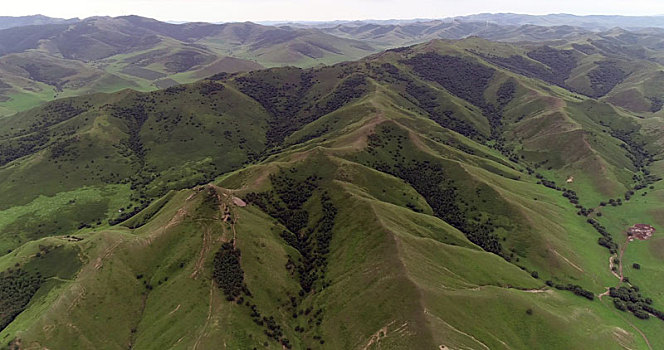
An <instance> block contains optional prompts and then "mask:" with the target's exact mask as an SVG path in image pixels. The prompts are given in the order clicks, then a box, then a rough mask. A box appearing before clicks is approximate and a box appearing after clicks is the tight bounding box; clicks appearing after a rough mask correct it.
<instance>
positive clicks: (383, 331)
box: [362, 321, 396, 350]
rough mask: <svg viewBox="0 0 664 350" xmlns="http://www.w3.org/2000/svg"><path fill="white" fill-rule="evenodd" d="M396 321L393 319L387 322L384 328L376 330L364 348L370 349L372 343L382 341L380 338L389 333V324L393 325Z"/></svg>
mask: <svg viewBox="0 0 664 350" xmlns="http://www.w3.org/2000/svg"><path fill="white" fill-rule="evenodd" d="M394 322H396V321H392V322H390V323H388V324H386V325H385V326H384V327H383V328H381V329H379V330H378V331H376V333H374V334H372V335H371V337H370V338H369V342H368V343H367V345H365V346H364V347H363V348H362V350H367V349H369V347H370V346H371V345H373V344H375V343H378V341H380V338H382V337H385V336H386V335H387V328H388V327H389V326H391V325H393V324H394Z"/></svg>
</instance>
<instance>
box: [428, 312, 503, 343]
mask: <svg viewBox="0 0 664 350" xmlns="http://www.w3.org/2000/svg"><path fill="white" fill-rule="evenodd" d="M424 313H425V314H426V315H429V316H432V317H435V318H436V319H437V320H439V321H441V322H442V323H444V324H445V325H446V326H448V327H450V329H452V330H453V331H455V332H457V333H459V334H462V335H465V336H466V337H468V338H470V339H472V340H473V341H474V342H476V343H478V344H479V345H481V346H482V348H484V349H487V350H491V348H489V347H488V346H487V345H486V344H484V343H482V342H481V341H479V340H478V339H477V338H475V337H473V336H472V335H470V334H468V333H466V332H464V331H461V330H459V329H458V328H456V327H454V326H452V325H451V324H449V323H447V322H446V321H445V320H443V319H442V318H440V317H438V316H436V315H434V314H432V313H431V312H429V310H427V309H424Z"/></svg>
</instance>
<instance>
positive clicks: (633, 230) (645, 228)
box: [627, 224, 655, 240]
mask: <svg viewBox="0 0 664 350" xmlns="http://www.w3.org/2000/svg"><path fill="white" fill-rule="evenodd" d="M654 233H655V228H654V227H652V226H650V225H647V224H636V225H634V226H632V227H630V228H629V230H627V234H628V235H629V236H631V237H634V238H636V239H640V240H645V239H649V238H650V237H652V235H653V234H654Z"/></svg>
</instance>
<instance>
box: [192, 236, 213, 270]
mask: <svg viewBox="0 0 664 350" xmlns="http://www.w3.org/2000/svg"><path fill="white" fill-rule="evenodd" d="M211 246H212V234H211V233H210V228H208V227H206V228H205V229H204V230H203V245H202V246H201V251H200V252H199V253H198V260H196V266H195V267H194V271H193V272H192V273H191V275H190V276H189V277H190V278H193V279H196V277H198V274H199V273H200V272H201V271H202V270H203V265H204V264H205V257H206V256H207V254H208V252H209V251H210V248H211Z"/></svg>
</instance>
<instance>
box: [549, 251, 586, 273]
mask: <svg viewBox="0 0 664 350" xmlns="http://www.w3.org/2000/svg"><path fill="white" fill-rule="evenodd" d="M551 251H552V252H553V253H554V254H556V255H558V256H559V257H560V258H561V259H563V260H565V262H567V263H568V264H570V266H572V267H573V268H575V269H577V270H579V272H583V269H582V268H580V267H579V265H577V264H575V263H573V262H571V261H569V259H567V258H566V257H564V256H562V255H561V254H560V253H558V251H557V250H555V249H551Z"/></svg>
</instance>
